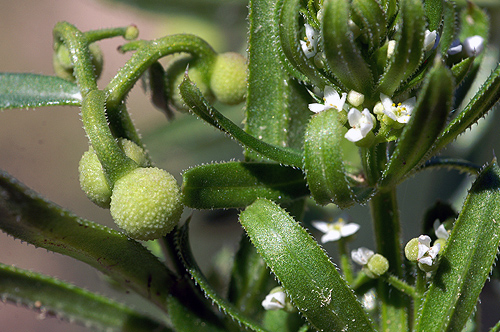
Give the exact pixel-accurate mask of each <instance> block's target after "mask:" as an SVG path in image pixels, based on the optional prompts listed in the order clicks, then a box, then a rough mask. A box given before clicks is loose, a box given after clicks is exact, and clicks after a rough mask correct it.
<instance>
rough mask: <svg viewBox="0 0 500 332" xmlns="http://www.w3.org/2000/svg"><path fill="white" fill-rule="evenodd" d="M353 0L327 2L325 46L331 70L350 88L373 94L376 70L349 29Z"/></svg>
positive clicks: (325, 8)
mask: <svg viewBox="0 0 500 332" xmlns="http://www.w3.org/2000/svg"><path fill="white" fill-rule="evenodd" d="M349 3H350V1H349V0H327V1H325V2H324V5H323V6H324V7H323V8H324V11H325V12H324V15H323V21H322V26H321V34H322V38H321V42H322V48H323V51H324V53H325V56H326V60H327V64H328V67H329V69H330V70H331V71H332V73H333V74H334V75H335V77H336V78H337V79H338V80H339V81H340V82H341V83H342V84H343V85H344V86H345V87H346V88H347V89H349V90H355V91H358V92H360V93H362V94H364V95H367V96H371V95H372V92H373V86H374V85H373V73H372V71H371V69H370V66H369V65H368V63H367V62H366V61H365V59H364V58H363V56H362V55H361V51H360V49H359V47H358V45H357V44H356V43H355V42H354V36H353V33H352V31H351V30H350V29H349V19H350V8H349V7H350V6H349Z"/></svg>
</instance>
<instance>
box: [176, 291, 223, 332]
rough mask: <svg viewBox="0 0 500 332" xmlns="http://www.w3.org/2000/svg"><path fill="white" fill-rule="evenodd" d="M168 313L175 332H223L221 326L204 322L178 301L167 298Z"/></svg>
mask: <svg viewBox="0 0 500 332" xmlns="http://www.w3.org/2000/svg"><path fill="white" fill-rule="evenodd" d="M167 305H168V313H169V316H170V320H171V321H172V325H173V326H174V327H175V331H176V332H193V331H196V332H224V331H225V329H223V328H222V327H221V326H217V325H216V324H214V323H212V322H209V321H207V320H204V319H202V318H200V317H198V316H196V315H195V314H194V313H193V312H192V311H190V310H189V309H187V308H186V307H185V306H184V305H182V303H181V302H180V301H179V299H177V298H175V297H173V296H169V297H168V300H167Z"/></svg>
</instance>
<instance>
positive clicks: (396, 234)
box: [370, 188, 408, 331]
mask: <svg viewBox="0 0 500 332" xmlns="http://www.w3.org/2000/svg"><path fill="white" fill-rule="evenodd" d="M370 208H371V213H372V217H373V222H374V231H375V237H376V244H377V252H378V253H379V254H381V255H383V256H384V257H386V258H387V260H388V261H389V273H391V274H393V275H395V276H396V277H398V278H400V279H402V277H403V269H402V256H401V255H402V254H401V253H402V248H401V225H400V222H399V210H398V206H397V201H396V189H395V188H392V189H390V190H389V191H382V192H379V193H378V194H377V195H375V196H374V197H373V198H372V199H371V201H370ZM391 288H392V286H390V285H388V284H386V283H385V282H384V281H383V280H379V283H378V293H379V294H378V295H379V298H380V301H381V306H382V307H381V315H382V317H381V319H380V324H381V328H380V330H381V331H406V330H407V327H408V315H407V311H406V305H407V303H405V302H407V299H405V298H404V295H403V294H401V293H400V292H395V291H394V290H393V289H391Z"/></svg>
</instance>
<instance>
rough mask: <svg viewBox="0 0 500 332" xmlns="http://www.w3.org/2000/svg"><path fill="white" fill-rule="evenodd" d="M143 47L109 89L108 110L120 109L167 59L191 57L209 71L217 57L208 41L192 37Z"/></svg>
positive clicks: (161, 40)
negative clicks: (148, 71) (144, 77)
mask: <svg viewBox="0 0 500 332" xmlns="http://www.w3.org/2000/svg"><path fill="white" fill-rule="evenodd" d="M133 43H134V44H137V43H138V42H133ZM140 45H141V46H142V47H139V48H138V50H137V52H136V53H134V55H133V56H132V57H131V58H130V60H129V61H127V63H126V64H125V65H124V66H123V67H122V68H121V69H120V70H119V71H118V73H117V74H116V76H115V77H114V78H113V79H112V80H111V82H109V84H108V86H107V87H106V91H107V96H108V97H107V105H108V109H114V108H115V107H117V105H119V104H120V103H121V102H122V101H123V99H124V98H125V96H126V95H127V93H128V92H129V91H130V89H132V87H133V86H134V84H135V82H137V80H138V79H139V78H140V77H141V75H142V74H143V73H144V72H145V71H146V69H148V68H149V67H150V66H151V65H152V64H153V63H154V62H156V61H158V59H160V58H162V57H164V56H167V55H170V54H174V53H179V52H186V53H190V54H191V55H193V56H194V57H196V58H200V60H202V61H205V63H206V67H207V69H209V68H210V67H211V64H212V63H213V61H215V57H216V55H217V53H215V51H214V50H213V49H212V47H211V46H210V45H209V44H208V43H207V42H206V41H204V40H203V39H201V38H199V37H197V36H193V35H188V34H185V35H184V34H183V35H172V36H166V37H162V38H159V39H156V40H153V41H150V42H145V43H143V44H142V42H141V44H140Z"/></svg>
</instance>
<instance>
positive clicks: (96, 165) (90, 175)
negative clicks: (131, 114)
mask: <svg viewBox="0 0 500 332" xmlns="http://www.w3.org/2000/svg"><path fill="white" fill-rule="evenodd" d="M118 144H119V145H120V147H121V148H122V150H123V151H124V152H125V154H126V155H127V157H129V158H130V159H132V160H133V161H135V162H136V163H137V165H138V166H140V167H145V166H149V161H148V160H147V158H146V153H145V152H144V149H143V148H141V147H140V146H138V145H137V144H135V143H134V142H132V141H129V140H128V139H125V138H122V139H120V141H119V142H118ZM78 172H79V174H80V175H79V180H80V187H81V188H82V190H83V191H84V192H85V194H86V195H87V197H88V198H89V199H90V200H91V201H92V202H94V203H95V204H97V205H98V206H100V207H102V208H105V209H107V208H109V203H110V199H111V185H110V183H109V181H108V179H106V176H105V175H104V170H103V169H102V165H101V162H100V161H99V158H97V155H96V153H95V151H94V149H93V148H92V147H89V150H88V151H86V152H85V153H84V154H83V156H82V158H81V159H80V163H79V165H78Z"/></svg>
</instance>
